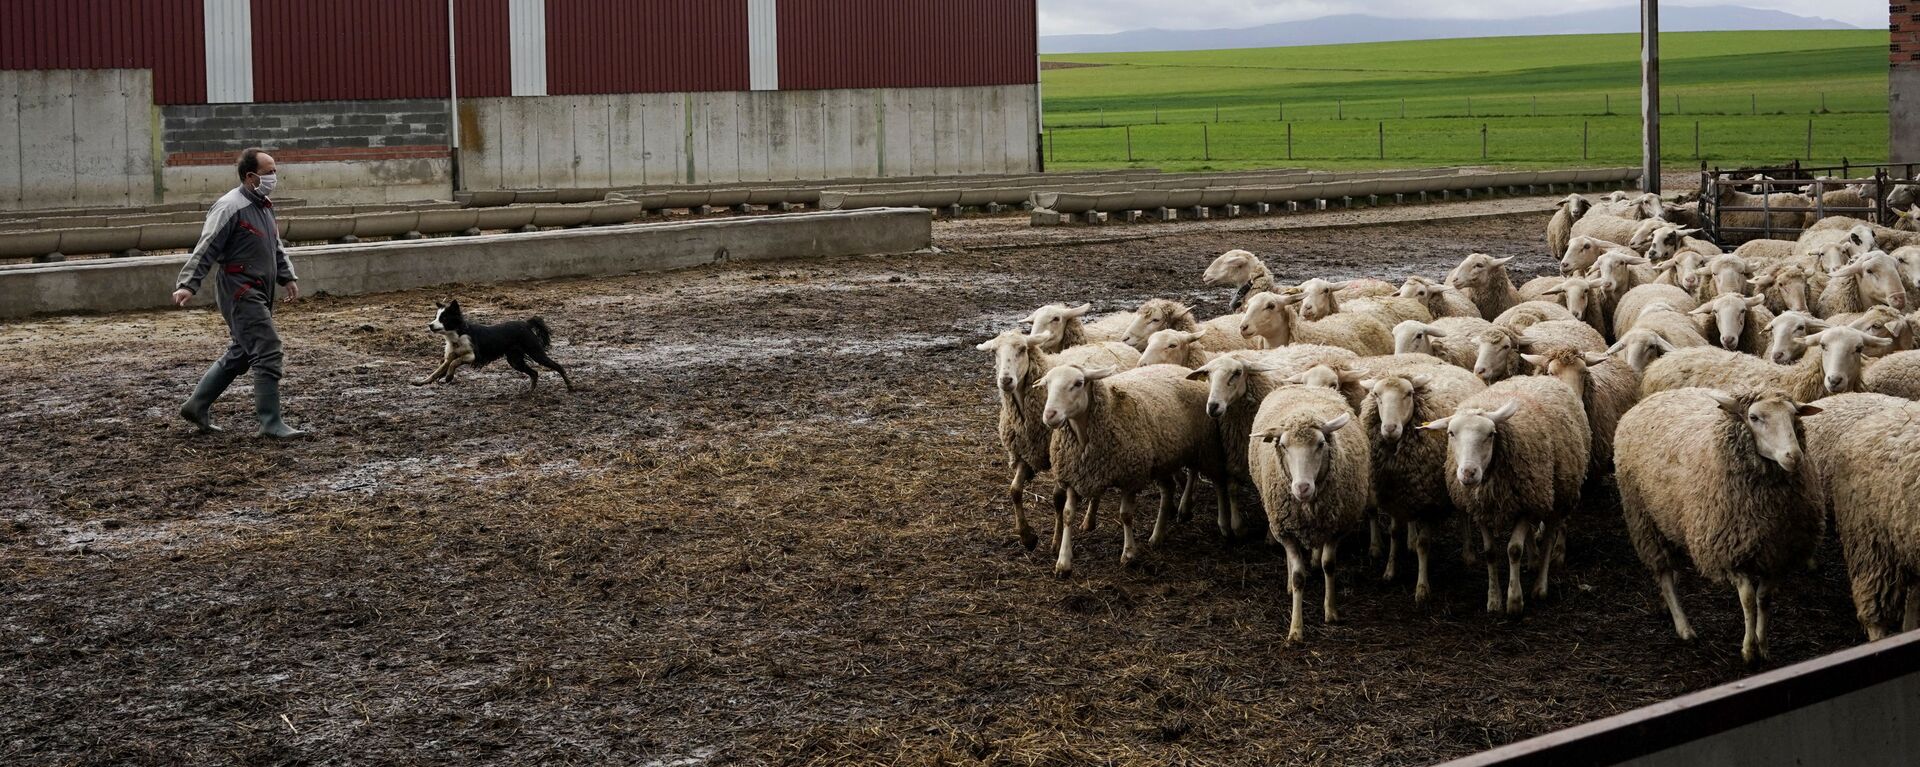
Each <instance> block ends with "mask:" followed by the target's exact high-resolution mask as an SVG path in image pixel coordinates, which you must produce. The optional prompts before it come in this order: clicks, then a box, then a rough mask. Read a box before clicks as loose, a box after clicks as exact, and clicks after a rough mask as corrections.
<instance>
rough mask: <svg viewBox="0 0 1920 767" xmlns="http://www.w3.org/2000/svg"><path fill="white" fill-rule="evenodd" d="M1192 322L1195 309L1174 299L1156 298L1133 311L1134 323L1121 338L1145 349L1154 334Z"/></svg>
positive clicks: (1131, 344)
mask: <svg viewBox="0 0 1920 767" xmlns="http://www.w3.org/2000/svg"><path fill="white" fill-rule="evenodd" d="M1183 320H1184V322H1183ZM1192 324H1193V310H1191V309H1188V308H1187V307H1186V306H1184V305H1182V304H1179V303H1176V302H1174V301H1168V300H1166V299H1160V298H1156V299H1153V300H1151V301H1148V302H1146V303H1144V304H1141V305H1140V308H1139V309H1138V310H1137V311H1135V312H1134V313H1133V323H1132V324H1130V325H1128V326H1127V334H1126V336H1125V337H1123V338H1122V339H1121V340H1123V341H1125V342H1126V344H1127V345H1128V346H1131V347H1133V348H1135V349H1139V350H1141V351H1145V350H1146V348H1147V344H1148V343H1150V342H1151V341H1152V340H1153V334H1155V333H1158V332H1160V331H1162V330H1168V329H1173V328H1178V327H1180V326H1182V325H1188V326H1191V325H1192Z"/></svg>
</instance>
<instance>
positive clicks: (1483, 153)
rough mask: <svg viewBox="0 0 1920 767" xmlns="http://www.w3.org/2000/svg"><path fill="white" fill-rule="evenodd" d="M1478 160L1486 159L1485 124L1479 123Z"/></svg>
mask: <svg viewBox="0 0 1920 767" xmlns="http://www.w3.org/2000/svg"><path fill="white" fill-rule="evenodd" d="M1480 159H1482V160H1485V159H1487V124H1486V123H1480Z"/></svg>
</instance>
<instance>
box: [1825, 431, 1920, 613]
mask: <svg viewBox="0 0 1920 767" xmlns="http://www.w3.org/2000/svg"><path fill="white" fill-rule="evenodd" d="M1813 404H1814V406H1815V407H1818V408H1820V409H1821V412H1820V413H1819V414H1818V415H1814V416H1812V417H1809V418H1807V419H1806V441H1807V455H1808V457H1810V458H1812V459H1813V462H1814V463H1815V464H1816V467H1817V469H1818V475H1819V476H1820V478H1821V480H1822V482H1824V483H1825V485H1824V490H1825V492H1826V496H1827V500H1828V506H1829V508H1831V509H1832V511H1833V520H1834V528H1835V529H1836V531H1837V532H1838V533H1839V534H1840V549H1841V551H1842V553H1843V554H1844V555H1845V556H1846V560H1847V579H1848V580H1849V581H1851V584H1852V590H1853V607H1854V612H1855V614H1856V615H1857V616H1858V617H1859V620H1860V628H1861V629H1862V630H1864V631H1866V634H1867V639H1868V640H1876V639H1880V638H1883V637H1885V636H1887V635H1889V634H1892V633H1894V632H1896V631H1912V630H1914V629H1916V628H1920V521H1916V517H1915V516H1914V509H1920V485H1916V484H1915V483H1914V481H1913V478H1914V477H1915V476H1920V403H1915V402H1912V401H1910V400H1904V399H1897V398H1894V397H1888V396H1885V395H1881V394H1842V395H1838V396H1834V397H1828V398H1826V399H1823V400H1820V401H1818V402H1815V403H1813ZM1903 591H1904V592H1905V594H1906V600H1905V610H1904V612H1905V616H1904V618H1903V617H1902V616H1901V612H1902V609H1901V593H1902V592H1903Z"/></svg>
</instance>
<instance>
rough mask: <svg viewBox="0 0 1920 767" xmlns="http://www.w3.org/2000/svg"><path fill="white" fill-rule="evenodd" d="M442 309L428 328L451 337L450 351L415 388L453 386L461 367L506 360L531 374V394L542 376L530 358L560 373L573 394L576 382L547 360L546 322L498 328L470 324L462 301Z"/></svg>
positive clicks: (549, 340) (549, 336)
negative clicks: (443, 384)
mask: <svg viewBox="0 0 1920 767" xmlns="http://www.w3.org/2000/svg"><path fill="white" fill-rule="evenodd" d="M438 306H439V308H440V312H439V313H438V314H435V315H434V316H433V322H431V323H428V324H427V328H428V329H430V330H432V331H433V332H435V333H439V334H441V335H444V336H446V337H447V349H446V352H445V353H443V354H442V359H441V360H440V367H439V368H436V369H435V370H434V371H433V374H432V375H429V376H427V377H426V378H425V379H423V380H419V381H414V382H413V385H414V386H425V385H427V384H430V383H433V382H434V381H436V380H437V381H445V382H447V383H453V371H454V370H457V369H459V367H460V366H461V365H472V366H474V367H481V366H483V365H486V364H487V363H489V362H492V361H494V360H497V359H500V358H501V357H505V358H507V364H508V365H511V366H513V369H514V370H518V371H520V372H522V373H526V374H527V390H528V391H532V390H533V388H534V387H535V386H538V385H540V374H539V373H536V372H534V370H533V368H532V367H529V366H528V365H527V360H529V359H531V360H533V361H534V362H538V363H540V365H541V366H542V367H545V368H547V369H549V370H552V371H553V372H555V373H559V374H560V380H562V381H565V382H566V384H567V391H573V379H571V378H568V377H567V371H566V369H565V368H562V367H560V363H558V362H554V361H553V360H552V359H551V358H549V357H547V347H548V346H549V345H550V344H552V343H553V333H552V332H551V331H549V330H547V322H546V320H542V319H540V318H539V317H531V318H528V319H526V320H515V321H513V322H502V323H500V324H498V325H476V324H469V323H468V322H467V318H466V316H465V315H462V314H461V313H460V302H459V301H449V302H447V303H445V304H440V305H438Z"/></svg>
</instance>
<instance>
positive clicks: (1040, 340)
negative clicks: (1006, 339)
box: [1027, 330, 1053, 346]
mask: <svg viewBox="0 0 1920 767" xmlns="http://www.w3.org/2000/svg"><path fill="white" fill-rule="evenodd" d="M1052 340H1053V331H1051V330H1049V331H1046V332H1044V333H1035V334H1033V335H1030V336H1027V345H1028V346H1041V345H1043V344H1046V343H1047V342H1049V341H1052Z"/></svg>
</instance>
